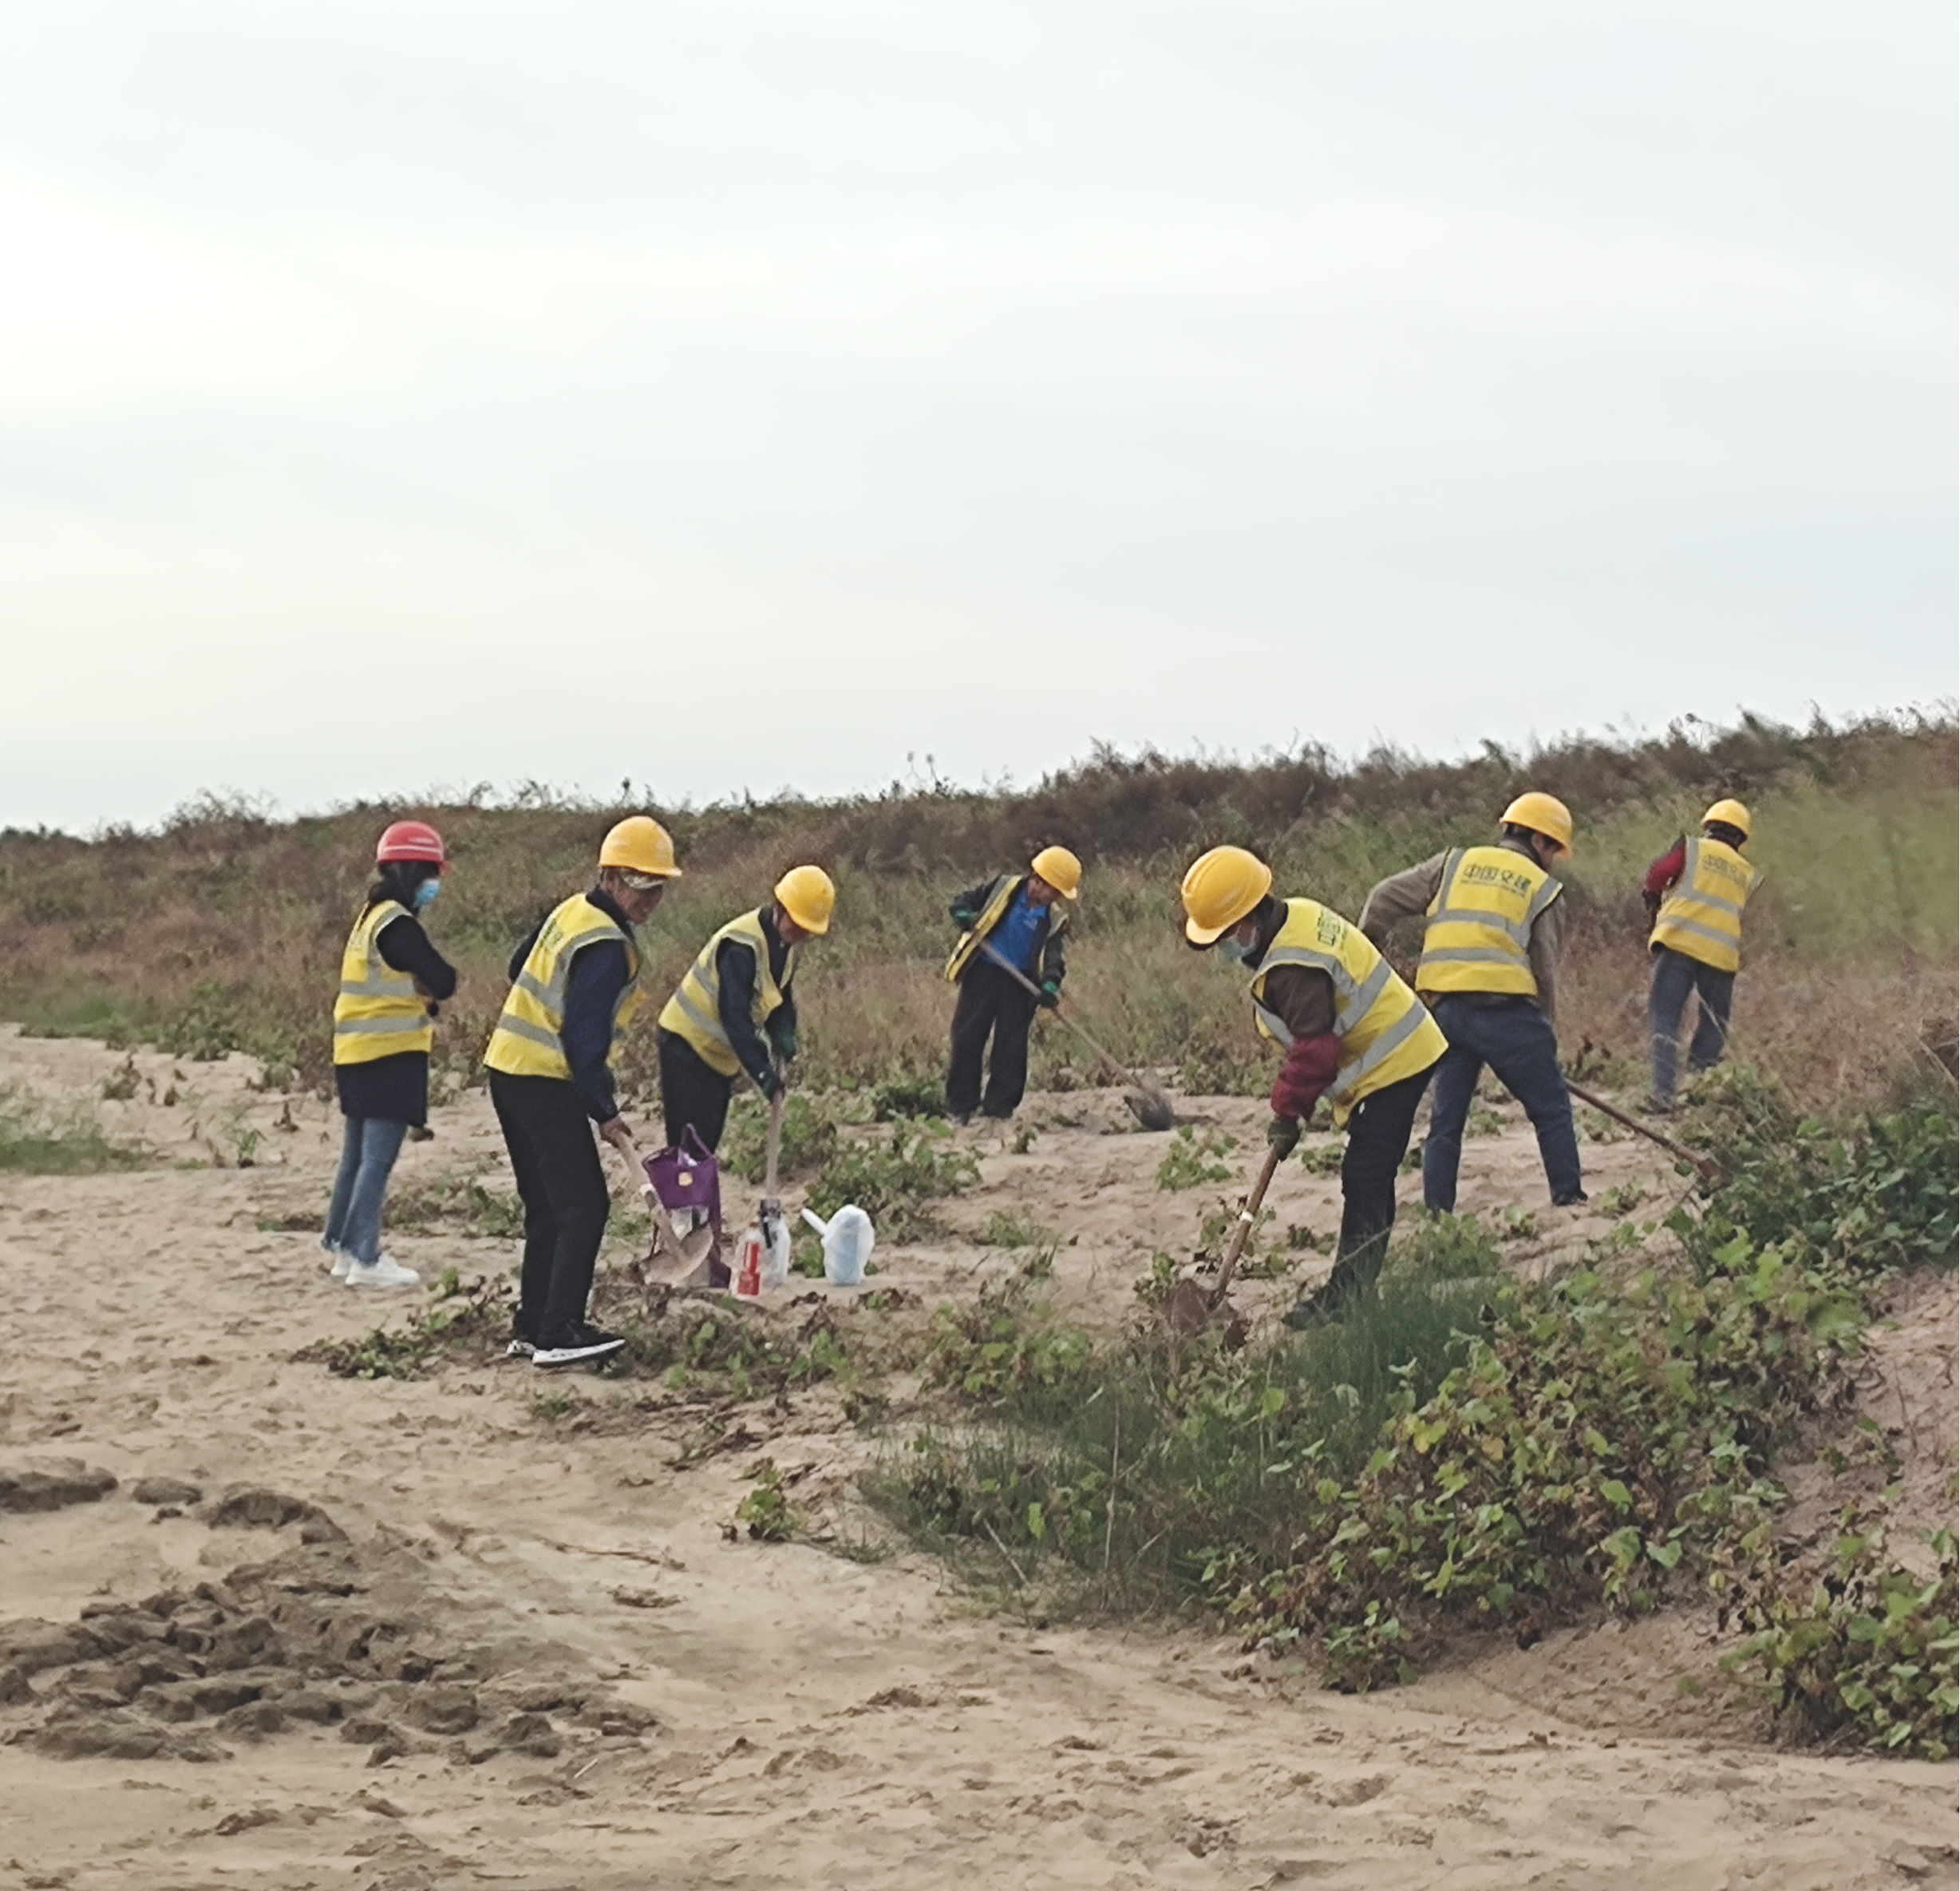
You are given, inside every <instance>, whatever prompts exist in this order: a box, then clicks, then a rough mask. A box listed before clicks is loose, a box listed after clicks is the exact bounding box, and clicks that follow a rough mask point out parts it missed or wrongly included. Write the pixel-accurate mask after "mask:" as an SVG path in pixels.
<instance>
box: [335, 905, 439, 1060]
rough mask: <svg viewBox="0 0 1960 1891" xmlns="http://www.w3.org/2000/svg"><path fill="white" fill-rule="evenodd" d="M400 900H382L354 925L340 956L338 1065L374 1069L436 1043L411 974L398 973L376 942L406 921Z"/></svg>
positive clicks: (433, 1026) (432, 1025)
mask: <svg viewBox="0 0 1960 1891" xmlns="http://www.w3.org/2000/svg"><path fill="white" fill-rule="evenodd" d="M408 916H409V909H408V908H407V907H406V906H403V905H402V903H401V901H399V900H396V899H383V900H377V901H376V902H375V903H374V904H373V906H369V908H368V910H366V912H365V913H363V914H362V915H361V917H360V918H358V919H357V920H356V921H355V922H354V930H353V931H352V932H350V934H348V935H347V944H346V949H345V950H344V951H343V952H342V953H341V955H340V995H339V996H338V997H337V998H335V999H334V1062H335V1063H336V1064H372V1063H373V1061H374V1060H375V1059H376V1058H377V1057H398V1056H401V1053H402V1052H404V1051H421V1052H428V1051H429V1049H430V1048H433V1045H434V1044H435V1041H436V1024H435V1021H434V1019H433V1018H432V1017H430V1016H429V1001H428V1000H427V999H426V998H425V997H423V996H422V995H421V993H420V992H418V991H417V989H415V981H414V980H413V978H411V977H409V974H408V973H406V972H397V970H396V969H394V967H393V965H389V962H388V961H387V960H386V959H385V958H383V957H381V951H380V948H379V947H378V946H377V944H376V943H375V942H376V941H377V940H378V939H379V938H380V937H381V928H382V927H383V926H389V925H392V924H393V922H395V921H396V920H397V919H405V918H407V917H408Z"/></svg>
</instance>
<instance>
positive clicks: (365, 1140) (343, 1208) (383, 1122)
mask: <svg viewBox="0 0 1960 1891" xmlns="http://www.w3.org/2000/svg"><path fill="white" fill-rule="evenodd" d="M346 1125H347V1127H346V1134H345V1135H344V1136H343V1138H342V1142H341V1146H340V1173H339V1174H338V1175H336V1176H335V1177H334V1197H333V1199H332V1200H331V1201H330V1202H328V1203H327V1206H326V1239H327V1244H328V1246H330V1247H337V1248H345V1249H346V1250H347V1252H348V1253H350V1254H351V1255H353V1256H354V1259H355V1260H357V1261H359V1262H360V1263H361V1265H362V1266H363V1267H372V1266H373V1265H374V1263H375V1262H376V1261H378V1260H379V1259H380V1258H381V1203H382V1202H383V1201H384V1200H385V1198H386V1197H387V1194H388V1178H389V1174H390V1173H391V1172H392V1171H393V1168H394V1166H395V1158H396V1157H397V1156H398V1155H400V1154H401V1139H402V1138H403V1137H404V1136H405V1135H407V1134H408V1133H409V1126H408V1125H407V1124H406V1123H395V1122H392V1121H391V1120H389V1118H387V1117H385V1116H350V1117H348V1118H346Z"/></svg>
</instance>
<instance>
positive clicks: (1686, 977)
mask: <svg viewBox="0 0 1960 1891" xmlns="http://www.w3.org/2000/svg"><path fill="white" fill-rule="evenodd" d="M1749 827H1750V823H1749V809H1748V808H1746V807H1744V806H1743V804H1742V803H1741V802H1740V801H1729V800H1724V801H1717V802H1716V803H1715V804H1714V805H1713V807H1710V808H1709V811H1708V812H1707V813H1706V814H1705V815H1702V817H1701V835H1700V837H1699V838H1698V839H1693V840H1690V839H1688V838H1687V837H1686V836H1685V835H1683V836H1682V837H1681V839H1678V840H1677V841H1676V842H1675V843H1674V846H1673V847H1671V848H1670V849H1669V851H1667V852H1666V853H1665V854H1663V855H1662V856H1661V857H1660V859H1658V860H1657V861H1655V862H1654V864H1653V866H1651V867H1649V868H1648V869H1647V879H1646V886H1645V888H1644V889H1643V892H1642V897H1643V898H1645V899H1646V902H1647V913H1648V917H1649V918H1650V920H1651V921H1652V922H1653V925H1654V931H1653V934H1652V936H1651V937H1650V938H1649V940H1648V945H1649V946H1650V949H1652V951H1653V954H1654V984H1653V986H1652V988H1651V989H1650V991H1649V993H1648V995H1647V1035H1648V1039H1649V1042H1650V1046H1651V1049H1652V1054H1653V1059H1654V1093H1653V1095H1652V1096H1650V1097H1649V1098H1648V1099H1647V1100H1646V1103H1645V1104H1644V1105H1643V1106H1642V1107H1643V1108H1645V1109H1646V1111H1647V1112H1648V1113H1649V1114H1650V1115H1666V1113H1667V1112H1668V1111H1670V1110H1671V1109H1673V1108H1674V1060H1675V1056H1676V1054H1677V1049H1678V1045H1679V1039H1680V1035H1681V1013H1682V1012H1683V1011H1685V1009H1687V1005H1688V997H1689V993H1695V994H1697V996H1698V997H1699V998H1700V1000H1701V1003H1700V1005H1699V1007H1698V1013H1697V1017H1696V1019H1695V1026H1694V1036H1693V1038H1691V1039H1690V1040H1689V1044H1688V1068H1689V1069H1690V1070H1693V1071H1703V1070H1713V1068H1715V1066H1716V1065H1717V1064H1719V1063H1720V1062H1721V1055H1722V1052H1723V1049H1724V1048H1725V1046H1726V1045H1727V1044H1728V1042H1729V1009H1730V1007H1731V1006H1732V1005H1733V1003H1734V1001H1735V995H1736V973H1737V971H1738V970H1739V969H1741V965H1742V909H1743V908H1744V907H1745V906H1747V905H1748V904H1749V895H1750V894H1752V893H1753V892H1754V891H1755V890H1756V888H1757V887H1758V886H1760V885H1761V884H1762V879H1763V876H1762V875H1761V874H1760V873H1758V872H1757V871H1756V869H1755V868H1754V867H1752V866H1751V865H1750V864H1749V862H1748V861H1746V860H1745V859H1743V858H1742V849H1743V847H1744V846H1745V843H1747V842H1748V840H1749Z"/></svg>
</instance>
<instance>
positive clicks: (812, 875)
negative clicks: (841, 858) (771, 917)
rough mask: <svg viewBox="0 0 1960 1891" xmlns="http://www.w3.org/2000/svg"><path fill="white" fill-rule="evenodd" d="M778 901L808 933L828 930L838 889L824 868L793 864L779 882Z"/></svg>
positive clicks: (777, 886)
mask: <svg viewBox="0 0 1960 1891" xmlns="http://www.w3.org/2000/svg"><path fill="white" fill-rule="evenodd" d="M776 904H777V905H778V906H780V907H781V908H782V909H783V910H784V912H785V913H787V914H788V915H789V916H790V918H792V919H793V920H795V921H796V923H797V925H799V926H801V927H802V928H803V930H804V931H805V932H806V933H827V932H828V931H829V930H830V916H831V914H832V913H833V912H834V911H835V910H836V906H837V888H836V885H835V883H834V882H832V879H831V877H830V875H829V874H827V873H825V872H824V870H823V868H822V867H791V868H790V870H789V871H788V873H786V874H784V875H783V877H782V878H780V880H778V881H777V882H776Z"/></svg>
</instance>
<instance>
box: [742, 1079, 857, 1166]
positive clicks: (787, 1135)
mask: <svg viewBox="0 0 1960 1891" xmlns="http://www.w3.org/2000/svg"><path fill="white" fill-rule="evenodd" d="M839 1135H840V1130H839V1126H838V1122H837V1119H836V1116H835V1115H833V1114H832V1112H831V1111H830V1110H829V1109H828V1108H827V1107H825V1105H824V1103H823V1102H821V1101H820V1099H816V1098H815V1097H812V1096H805V1095H804V1093H803V1092H800V1091H795V1090H792V1092H790V1093H789V1095H788V1096H787V1097H785V1098H784V1099H783V1133H782V1143H781V1147H780V1149H779V1150H778V1151H777V1153H776V1174H777V1175H778V1177H779V1178H782V1179H784V1180H788V1179H789V1178H792V1177H796V1176H802V1175H810V1174H815V1173H816V1171H818V1170H819V1169H820V1168H822V1167H824V1164H825V1163H828V1161H830V1160H831V1159H832V1157H833V1156H834V1155H836V1153H837V1148H838V1139H839ZM768 1153H769V1115H768V1112H767V1111H765V1110H764V1109H763V1108H762V1107H761V1106H760V1105H759V1104H758V1103H756V1102H754V1101H753V1100H752V1099H746V1098H745V1099H744V1100H743V1102H742V1103H741V1106H740V1107H737V1108H736V1109H734V1110H732V1111H729V1121H728V1128H727V1130H726V1131H725V1132H724V1134H723V1135H722V1138H721V1148H720V1150H719V1151H717V1154H718V1155H719V1156H720V1159H721V1163H722V1166H723V1167H725V1169H727V1170H728V1171H729V1172H730V1173H731V1174H736V1175H739V1176H740V1177H741V1178H742V1179H743V1180H744V1181H745V1182H761V1180H762V1178H763V1173H764V1170H765V1166H766V1163H767V1159H768Z"/></svg>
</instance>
